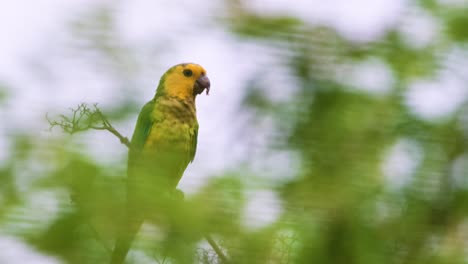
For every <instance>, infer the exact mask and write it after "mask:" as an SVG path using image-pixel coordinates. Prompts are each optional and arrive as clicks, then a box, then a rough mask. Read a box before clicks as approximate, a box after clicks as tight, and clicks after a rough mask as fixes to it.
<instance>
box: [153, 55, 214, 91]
mask: <svg viewBox="0 0 468 264" xmlns="http://www.w3.org/2000/svg"><path fill="white" fill-rule="evenodd" d="M205 89H206V94H208V92H209V91H210V80H209V79H208V77H207V76H206V71H205V69H203V67H202V66H200V65H198V64H195V63H182V64H178V65H175V66H173V67H171V68H170V69H169V70H168V71H167V72H166V73H165V74H164V75H163V76H162V78H161V81H160V83H159V87H158V91H157V93H158V94H164V95H168V96H171V97H178V98H181V99H186V98H194V97H195V96H196V95H198V94H201V93H202V92H203V91H204V90H205Z"/></svg>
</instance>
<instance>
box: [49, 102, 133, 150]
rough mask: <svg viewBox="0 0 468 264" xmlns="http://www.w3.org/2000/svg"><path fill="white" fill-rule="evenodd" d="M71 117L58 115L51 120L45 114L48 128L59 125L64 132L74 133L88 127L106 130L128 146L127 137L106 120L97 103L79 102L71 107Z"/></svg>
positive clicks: (85, 129) (88, 128)
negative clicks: (75, 106) (90, 104)
mask: <svg viewBox="0 0 468 264" xmlns="http://www.w3.org/2000/svg"><path fill="white" fill-rule="evenodd" d="M70 111H71V112H72V114H71V117H67V116H65V115H59V118H58V120H51V119H50V118H49V116H48V114H46V119H47V121H48V122H49V125H50V129H53V128H54V127H60V128H62V130H63V131H64V132H65V133H68V134H71V135H72V134H75V133H78V132H83V131H87V130H90V129H95V130H107V131H109V132H111V133H112V134H113V135H114V136H116V137H117V138H118V139H119V140H120V142H121V143H122V144H124V145H125V146H127V147H128V148H130V141H129V140H128V138H126V137H124V136H123V135H122V134H120V133H119V132H118V131H117V130H116V129H115V128H114V127H113V126H112V125H111V123H110V122H109V121H108V120H107V118H106V116H105V115H104V114H103V113H102V111H101V109H99V107H98V104H93V106H92V108H91V107H89V106H88V105H87V104H85V103H81V104H79V105H78V106H77V108H71V109H70Z"/></svg>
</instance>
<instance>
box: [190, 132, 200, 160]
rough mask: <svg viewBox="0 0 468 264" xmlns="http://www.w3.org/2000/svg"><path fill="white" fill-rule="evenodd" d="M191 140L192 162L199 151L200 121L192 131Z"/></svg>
mask: <svg viewBox="0 0 468 264" xmlns="http://www.w3.org/2000/svg"><path fill="white" fill-rule="evenodd" d="M190 140H191V142H192V144H191V145H190V150H189V155H190V162H192V161H193V160H194V159H195V154H196V153H197V140H198V123H196V124H195V126H194V128H193V130H192V133H191V135H190Z"/></svg>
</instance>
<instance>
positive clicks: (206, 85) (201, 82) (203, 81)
mask: <svg viewBox="0 0 468 264" xmlns="http://www.w3.org/2000/svg"><path fill="white" fill-rule="evenodd" d="M205 89H206V94H207V95H208V94H209V92H210V79H208V77H207V76H206V75H204V74H203V75H201V76H200V78H198V79H197V81H196V82H195V87H194V90H193V92H194V94H201V93H202V92H203V91H204V90H205Z"/></svg>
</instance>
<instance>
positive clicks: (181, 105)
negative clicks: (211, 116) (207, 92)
mask: <svg viewBox="0 0 468 264" xmlns="http://www.w3.org/2000/svg"><path fill="white" fill-rule="evenodd" d="M155 100H156V105H157V108H159V109H158V111H162V112H163V113H165V115H167V116H171V117H173V118H175V119H177V120H179V121H181V122H184V123H185V122H187V123H191V122H192V121H193V120H196V119H197V110H196V107H195V98H190V97H188V98H184V99H181V98H179V97H175V96H159V97H156V98H155Z"/></svg>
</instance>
